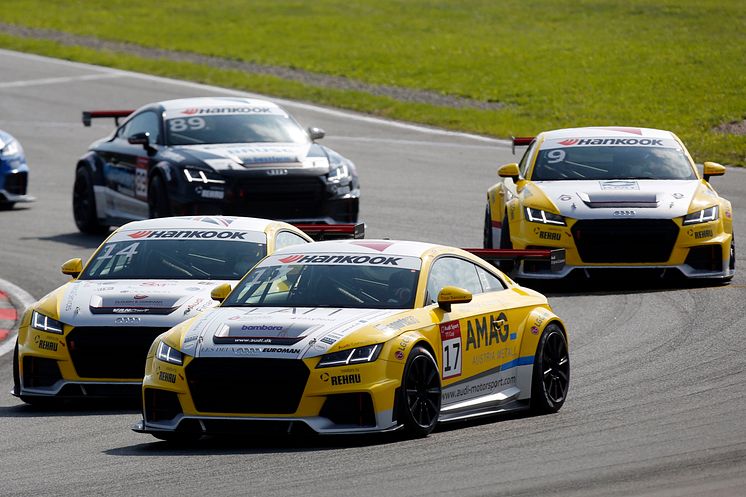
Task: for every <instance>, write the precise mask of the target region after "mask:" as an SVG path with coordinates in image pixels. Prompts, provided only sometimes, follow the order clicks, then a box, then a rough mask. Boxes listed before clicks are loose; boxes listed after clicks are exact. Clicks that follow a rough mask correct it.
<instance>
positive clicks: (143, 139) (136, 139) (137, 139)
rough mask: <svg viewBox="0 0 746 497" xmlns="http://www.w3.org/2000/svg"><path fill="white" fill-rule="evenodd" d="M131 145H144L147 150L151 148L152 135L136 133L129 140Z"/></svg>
mask: <svg viewBox="0 0 746 497" xmlns="http://www.w3.org/2000/svg"><path fill="white" fill-rule="evenodd" d="M127 141H128V142H129V143H130V145H142V146H143V147H145V148H148V147H150V133H148V132H147V131H143V132H141V133H135V134H134V135H132V136H130V137H129V138H127Z"/></svg>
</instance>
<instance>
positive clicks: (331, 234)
mask: <svg viewBox="0 0 746 497" xmlns="http://www.w3.org/2000/svg"><path fill="white" fill-rule="evenodd" d="M293 226H295V227H296V228H298V229H299V230H301V231H303V232H305V233H306V235H308V236H310V237H311V238H313V239H314V240H316V241H317V242H320V241H322V240H338V239H340V238H365V223H357V224H352V223H350V224H293Z"/></svg>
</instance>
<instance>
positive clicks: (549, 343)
mask: <svg viewBox="0 0 746 497" xmlns="http://www.w3.org/2000/svg"><path fill="white" fill-rule="evenodd" d="M569 386H570V355H569V353H568V350H567V340H566V339H565V334H564V333H562V330H561V329H560V328H559V326H557V325H556V324H549V325H547V327H546V328H545V329H544V333H542V335H541V338H540V339H539V345H538V346H537V347H536V356H535V357H534V369H533V377H532V381H531V410H532V411H533V412H534V413H535V414H548V413H552V412H557V411H559V410H560V408H561V407H562V405H563V404H564V403H565V399H566V398H567V390H568V388H569Z"/></svg>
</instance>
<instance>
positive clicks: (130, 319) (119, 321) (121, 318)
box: [114, 317, 140, 324]
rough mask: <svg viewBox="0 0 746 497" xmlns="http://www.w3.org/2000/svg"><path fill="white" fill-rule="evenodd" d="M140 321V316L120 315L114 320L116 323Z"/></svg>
mask: <svg viewBox="0 0 746 497" xmlns="http://www.w3.org/2000/svg"><path fill="white" fill-rule="evenodd" d="M139 322H140V318H137V317H120V318H117V319H116V320H114V323H115V324H135V323H139Z"/></svg>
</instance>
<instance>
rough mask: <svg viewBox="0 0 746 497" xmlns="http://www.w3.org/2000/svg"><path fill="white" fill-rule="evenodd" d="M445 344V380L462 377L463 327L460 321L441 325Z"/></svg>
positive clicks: (442, 339)
mask: <svg viewBox="0 0 746 497" xmlns="http://www.w3.org/2000/svg"><path fill="white" fill-rule="evenodd" d="M440 340H441V342H442V343H443V379H444V380H445V379H446V378H451V377H454V376H461V326H460V325H459V324H458V321H450V322H448V323H442V324H441V325H440Z"/></svg>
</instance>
